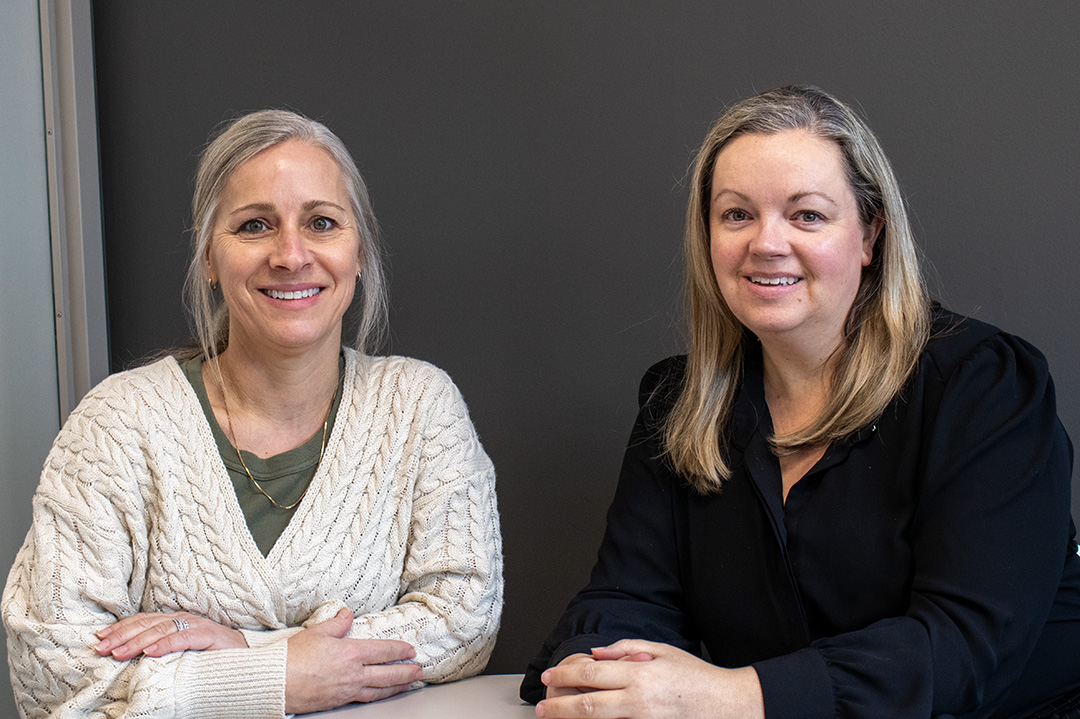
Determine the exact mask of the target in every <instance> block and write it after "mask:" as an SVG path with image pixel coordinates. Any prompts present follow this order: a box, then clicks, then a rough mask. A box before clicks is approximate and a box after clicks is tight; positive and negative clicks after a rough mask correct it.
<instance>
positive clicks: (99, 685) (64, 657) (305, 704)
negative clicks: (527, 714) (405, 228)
mask: <svg viewBox="0 0 1080 719" xmlns="http://www.w3.org/2000/svg"><path fill="white" fill-rule="evenodd" d="M193 214H194V233H193V234H194V244H195V247H194V249H195V251H194V255H193V258H192V261H191V265H190V268H189V273H188V288H187V289H188V296H189V299H190V305H191V307H192V310H193V315H194V320H195V325H196V335H197V344H198V346H197V347H196V348H194V349H192V350H190V351H180V352H176V353H173V354H172V355H170V356H168V357H165V358H164V359H161V360H159V361H156V362H153V363H152V364H149V365H147V366H144V367H140V368H138V369H134V370H131V371H128V372H123V373H120V374H117V375H113V376H112V377H109V378H108V379H106V380H105V381H104V382H102V383H101V384H100V385H98V386H97V387H96V388H95V389H94V390H92V391H91V392H90V393H89V394H88V395H87V396H86V398H85V399H83V401H82V402H81V403H80V404H79V406H78V408H76V410H75V411H74V412H73V413H72V415H71V417H70V418H69V419H68V421H67V423H66V424H65V425H64V428H63V429H62V430H61V432H60V435H59V436H58V437H57V439H56V441H55V443H54V445H53V448H52V451H51V452H50V454H49V457H48V459H47V460H46V463H45V468H44V471H43V472H42V475H41V483H40V486H39V488H38V490H37V494H36V496H35V499H34V520H33V526H32V527H31V530H30V533H29V535H28V536H27V539H26V542H25V544H24V545H23V548H22V550H21V551H20V552H19V554H18V557H17V558H16V561H15V565H14V567H12V570H11V574H10V576H9V578H8V583H7V587H6V589H5V591H4V598H3V618H4V625H5V627H6V629H7V634H8V652H9V653H8V656H9V664H10V666H11V675H12V685H13V688H14V693H15V699H16V703H17V704H18V706H19V710H20V712H21V713H22V715H23V716H24V717H45V716H56V717H67V716H91V715H92V716H106V715H107V716H110V717H273V716H279V717H283V716H285V714H286V713H289V714H294V713H305V712H311V711H317V710H322V709H330V708H333V707H337V706H340V705H342V704H346V703H348V702H355V701H373V700H376V699H381V698H383V697H387V696H390V695H392V694H396V693H398V692H401V691H404V690H406V689H407V688H409V687H410V685H413V686H415V682H419V681H427V682H445V681H451V680H454V679H460V678H463V677H467V676H470V675H473V674H476V673H478V672H480V671H481V670H482V669H483V668H484V665H485V664H486V662H487V660H488V657H489V656H490V654H491V650H492V647H493V646H494V642H495V635H496V632H497V630H498V626H499V617H500V613H501V609H502V557H501V547H500V534H499V524H498V513H497V510H496V504H495V475H494V471H493V468H492V466H491V462H490V460H489V459H488V457H487V455H486V454H485V453H484V450H483V447H482V446H481V445H480V442H479V440H478V438H477V436H476V432H475V430H474V429H473V425H472V423H471V421H470V420H469V415H468V411H467V409H466V406H465V403H464V401H463V400H462V398H461V395H460V393H459V392H458V390H457V388H456V387H455V386H454V384H453V383H452V382H451V381H450V378H449V377H447V376H446V375H445V374H444V373H443V372H441V371H439V370H438V369H436V368H435V367H432V366H431V365H429V364H426V363H424V362H420V361H417V360H412V359H408V358H404V357H375V356H371V355H369V354H366V353H365V352H366V351H371V350H372V349H373V348H374V347H375V346H376V345H377V337H378V331H379V329H380V328H381V326H382V325H383V324H384V323H385V307H386V303H385V299H384V284H383V274H382V268H381V250H380V246H379V238H378V232H377V226H376V224H375V219H374V216H373V215H372V212H371V204H370V202H369V200H368V195H367V189H366V188H365V186H364V183H363V180H362V179H361V177H360V174H359V172H358V171H357V169H356V165H355V164H354V162H353V160H352V158H351V157H350V155H349V153H348V150H346V149H345V146H344V145H343V144H342V142H341V141H340V140H339V139H338V138H337V137H336V136H335V135H334V134H333V133H331V132H330V130H328V129H327V128H326V127H325V126H324V125H322V124H320V123H318V122H315V121H312V120H310V119H307V118H305V117H302V116H300V115H297V114H295V113H292V112H285V111H278V110H265V111H261V112H256V113H252V114H249V115H246V116H244V117H241V118H240V119H238V120H236V121H235V122H234V123H232V124H231V125H229V126H228V127H227V129H225V130H224V132H222V133H221V134H220V135H219V136H218V137H217V138H216V139H215V140H214V141H213V142H212V143H211V144H210V145H209V147H208V148H207V149H206V151H205V152H204V154H203V156H202V158H201V160H200V163H199V169H198V174H197V177H196V188H195V196H194V200H193ZM356 295H359V296H360V297H361V298H362V301H361V303H360V305H361V306H360V308H359V309H360V319H359V322H358V334H357V338H356V341H355V347H356V348H355V349H354V348H352V347H349V346H347V345H343V341H342V334H343V323H344V316H345V312H346V310H347V309H348V308H349V307H350V305H351V304H352V303H353V300H354V297H355V296H356Z"/></svg>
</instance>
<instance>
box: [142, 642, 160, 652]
mask: <svg viewBox="0 0 1080 719" xmlns="http://www.w3.org/2000/svg"><path fill="white" fill-rule="evenodd" d="M142 651H143V654H150V653H151V652H155V651H157V644H151V645H150V646H148V647H147V648H146V649H143V650H142Z"/></svg>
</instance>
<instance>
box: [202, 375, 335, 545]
mask: <svg viewBox="0 0 1080 719" xmlns="http://www.w3.org/2000/svg"><path fill="white" fill-rule="evenodd" d="M344 361H345V360H344V358H342V359H341V360H339V362H338V389H337V394H335V395H334V404H333V406H332V407H331V408H330V416H329V420H328V424H327V426H326V436H327V438H328V439H329V437H330V433H331V431H332V430H333V428H334V418H335V417H336V416H337V411H338V405H339V404H340V403H341V389H342V384H343V382H344V376H345V373H344V372H343V365H344ZM181 367H182V368H183V370H184V375H185V376H186V377H187V379H188V382H190V383H191V387H192V388H193V389H194V390H195V394H196V395H197V396H198V398H199V404H201V405H202V409H203V413H204V414H205V415H206V421H207V422H209V423H210V430H211V431H212V432H213V433H214V441H215V442H217V447H218V452H219V453H220V454H221V460H222V462H224V463H225V469H227V470H228V471H229V478H230V479H231V480H232V484H233V489H235V490H236V498H237V499H238V500H239V501H240V509H242V510H243V512H244V519H245V520H246V521H247V526H248V531H250V532H251V536H252V537H253V538H254V539H255V544H256V545H258V547H259V551H260V552H262V553H263V556H264V557H265V556H266V555H268V554H269V553H270V550H271V549H273V547H274V542H276V541H277V539H278V537H280V536H281V533H282V532H284V531H285V527H286V526H288V524H289V520H290V519H292V516H293V514H294V513H295V512H296V508H295V507H294V508H293V509H281V508H280V507H275V506H274V505H273V504H271V503H270V500H268V499H267V498H266V497H264V496H263V495H262V493H261V492H259V490H258V489H257V488H256V487H255V484H254V482H252V481H251V477H254V478H255V481H256V482H258V483H259V484H260V485H262V488H263V489H264V490H265V491H266V493H267V494H269V495H270V496H271V497H273V498H274V501H275V502H277V503H278V504H282V505H285V506H288V505H290V504H292V503H293V502H295V501H296V500H297V499H298V498H299V497H300V496H301V495H302V494H303V493H304V490H306V489H307V486H308V484H309V483H310V482H311V478H312V477H313V476H315V471H316V470H317V469H318V463H319V453H320V451H321V449H322V446H323V429H322V427H319V429H318V431H316V432H315V434H314V435H312V437H311V439H309V440H307V441H306V442H304V443H303V444H302V445H300V446H299V447H297V448H295V449H290V450H289V451H287V452H282V453H281V454H275V455H274V456H273V457H267V458H266V459H262V458H261V457H258V456H256V455H254V454H252V453H251V452H247V451H244V450H241V452H243V455H244V464H246V465H247V468H248V470H250V471H251V477H248V474H247V472H245V471H244V466H243V465H242V464H241V463H240V460H239V459H238V458H237V456H236V449H235V448H234V447H233V445H232V443H231V442H229V438H228V437H227V436H226V435H225V432H223V431H222V429H221V427H220V426H219V425H218V423H217V418H215V417H214V411H213V409H212V408H211V407H210V398H209V397H208V396H207V394H206V385H205V384H204V383H203V377H202V358H201V357H195V358H193V359H190V360H188V361H187V362H184V363H183V365H181ZM297 506H299V505H297Z"/></svg>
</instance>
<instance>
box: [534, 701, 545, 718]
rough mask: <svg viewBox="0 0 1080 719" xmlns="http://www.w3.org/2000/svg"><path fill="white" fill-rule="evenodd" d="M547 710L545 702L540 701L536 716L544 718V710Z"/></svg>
mask: <svg viewBox="0 0 1080 719" xmlns="http://www.w3.org/2000/svg"><path fill="white" fill-rule="evenodd" d="M545 711H546V710H545V708H544V702H540V703H539V704H537V705H536V716H538V717H540V719H544V712H545Z"/></svg>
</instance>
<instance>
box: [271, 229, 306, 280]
mask: <svg viewBox="0 0 1080 719" xmlns="http://www.w3.org/2000/svg"><path fill="white" fill-rule="evenodd" d="M310 262H311V252H310V251H309V249H308V246H307V242H306V239H305V237H304V233H303V232H302V231H301V230H299V229H297V228H295V227H291V226H285V227H282V228H281V231H280V232H278V234H277V236H276V237H275V238H274V244H273V249H272V250H271V253H270V265H271V266H272V267H274V268H275V269H281V270H287V271H289V272H294V271H296V270H299V269H301V268H302V267H304V266H305V265H307V264H308V263H310Z"/></svg>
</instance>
